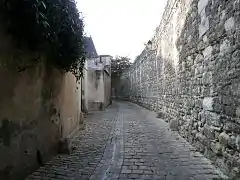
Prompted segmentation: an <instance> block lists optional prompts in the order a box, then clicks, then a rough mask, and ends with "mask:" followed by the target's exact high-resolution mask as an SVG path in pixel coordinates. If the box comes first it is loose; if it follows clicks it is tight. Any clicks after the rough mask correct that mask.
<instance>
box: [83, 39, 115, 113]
mask: <svg viewBox="0 0 240 180" xmlns="http://www.w3.org/2000/svg"><path fill="white" fill-rule="evenodd" d="M85 46H86V47H85V49H86V56H87V59H86V63H85V71H84V78H83V81H84V82H83V83H82V84H83V88H82V89H83V90H82V103H83V106H82V107H83V109H82V110H83V111H91V110H104V109H105V108H106V107H107V106H108V105H109V104H110V98H111V60H112V57H111V56H110V55H98V54H97V51H96V48H95V46H94V43H93V40H92V38H91V37H86V38H85Z"/></svg>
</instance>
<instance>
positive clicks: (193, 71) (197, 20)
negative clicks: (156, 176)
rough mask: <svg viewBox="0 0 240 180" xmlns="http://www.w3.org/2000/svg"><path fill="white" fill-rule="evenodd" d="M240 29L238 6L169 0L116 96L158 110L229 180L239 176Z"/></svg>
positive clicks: (231, 0) (234, 1) (213, 0)
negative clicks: (158, 23) (149, 38)
mask: <svg viewBox="0 0 240 180" xmlns="http://www.w3.org/2000/svg"><path fill="white" fill-rule="evenodd" d="M239 28H240V1H239V0H228V1H225V0H169V1H168V3H167V6H166V8H165V12H164V14H163V17H162V20H161V23H160V25H159V26H158V27H157V29H156V33H155V34H154V36H153V38H152V39H151V43H152V44H149V45H150V46H147V47H146V48H145V49H144V50H143V52H142V53H141V54H140V55H139V56H138V57H137V58H136V60H135V63H134V65H133V66H132V67H131V68H130V69H128V70H127V71H125V72H124V73H123V75H122V77H121V91H120V94H119V95H121V96H124V97H127V98H128V99H130V100H131V101H133V102H136V103H138V104H141V105H143V106H145V107H147V108H149V109H152V110H155V111H157V112H159V116H160V117H162V118H164V119H165V120H166V121H169V123H170V127H171V128H173V129H175V130H178V131H179V133H180V134H181V135H182V136H183V137H185V138H186V139H187V140H189V141H190V142H191V143H193V144H194V145H195V146H196V147H197V149H198V150H199V151H201V152H202V153H203V154H204V155H205V156H206V157H208V158H210V159H211V160H213V162H214V163H215V164H216V165H217V166H219V167H220V168H221V169H222V170H223V171H224V172H225V173H226V174H230V175H231V176H234V174H235V175H236V174H237V173H239V174H238V176H240V41H239V40H240V29H239Z"/></svg>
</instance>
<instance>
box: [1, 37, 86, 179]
mask: <svg viewBox="0 0 240 180" xmlns="http://www.w3.org/2000/svg"><path fill="white" fill-rule="evenodd" d="M0 38H1V42H0V52H1V53H0V87H1V88H0V179H4V180H8V179H14V180H15V179H23V177H24V176H25V175H26V174H28V173H31V172H32V171H33V170H35V168H37V167H38V166H39V157H38V156H37V154H38V153H37V152H39V153H40V154H41V158H40V159H41V160H42V161H43V162H45V161H47V160H49V158H50V157H51V156H52V155H53V154H55V153H56V152H57V148H58V142H59V140H60V139H61V138H65V137H68V136H69V135H70V134H71V133H72V132H73V131H74V129H76V128H77V127H78V125H79V124H81V121H82V119H80V117H81V84H80V82H79V83H78V84H77V83H76V79H75V77H74V76H73V75H72V74H71V73H65V72H62V71H60V70H57V69H55V68H53V67H51V66H46V64H44V63H39V64H38V65H35V66H33V67H31V68H27V69H26V70H24V71H21V72H18V71H17V69H16V67H14V66H11V63H10V64H8V65H7V66H5V65H4V64H5V63H4V62H14V57H18V59H17V61H21V60H24V61H25V62H26V61H28V60H32V59H34V58H36V56H37V55H36V54H32V53H29V52H23V51H19V50H16V49H15V48H14V47H13V46H12V44H11V43H9V42H10V41H9V39H7V37H6V36H3V34H1V33H0ZM39 58H40V62H43V57H42V56H39ZM15 60H16V59H15Z"/></svg>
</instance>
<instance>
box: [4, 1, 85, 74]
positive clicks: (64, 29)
mask: <svg viewBox="0 0 240 180" xmlns="http://www.w3.org/2000/svg"><path fill="white" fill-rule="evenodd" d="M0 5H1V6H0V17H1V18H2V19H1V21H2V22H6V24H5V25H6V31H7V33H8V34H10V35H11V37H12V38H13V39H14V40H15V43H16V46H17V47H18V48H27V49H30V50H31V51H37V52H41V53H44V55H46V56H47V60H48V62H51V63H53V64H54V65H56V66H57V67H59V68H61V69H63V70H66V71H71V72H72V73H74V74H75V75H76V76H77V77H80V76H81V75H82V70H83V66H84V61H85V53H84V45H83V29H84V27H83V20H82V19H81V18H80V15H79V12H78V10H77V8H76V3H75V1H72V0H5V2H4V3H2V4H0Z"/></svg>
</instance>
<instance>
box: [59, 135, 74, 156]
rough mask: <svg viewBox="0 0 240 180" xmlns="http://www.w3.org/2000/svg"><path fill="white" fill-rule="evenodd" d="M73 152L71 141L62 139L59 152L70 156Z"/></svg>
mask: <svg viewBox="0 0 240 180" xmlns="http://www.w3.org/2000/svg"><path fill="white" fill-rule="evenodd" d="M71 151H72V147H71V142H70V140H69V139H67V138H65V139H61V140H60V141H59V143H58V152H59V153H63V154H70V153H71Z"/></svg>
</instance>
